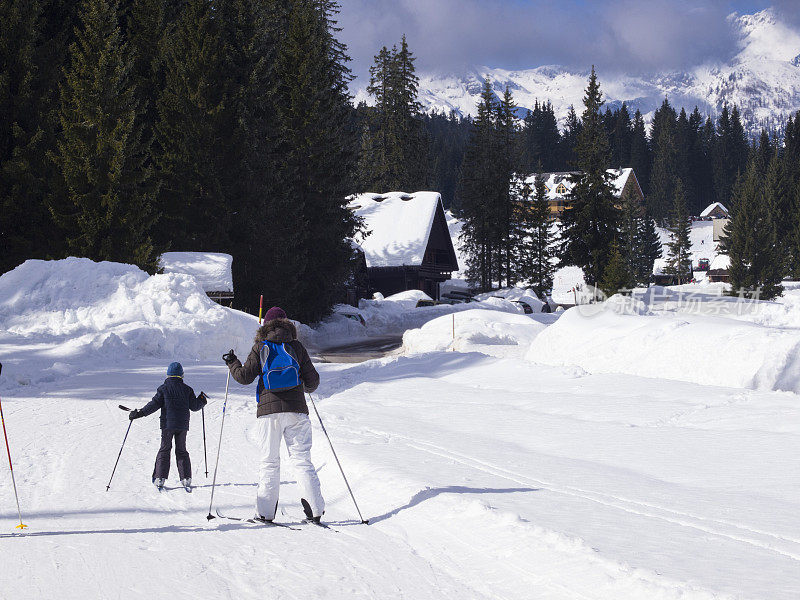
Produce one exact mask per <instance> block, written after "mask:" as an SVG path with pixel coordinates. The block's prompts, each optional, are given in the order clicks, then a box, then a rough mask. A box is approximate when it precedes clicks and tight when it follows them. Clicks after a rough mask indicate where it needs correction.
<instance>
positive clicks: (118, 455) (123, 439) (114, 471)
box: [106, 404, 133, 491]
mask: <svg viewBox="0 0 800 600" xmlns="http://www.w3.org/2000/svg"><path fill="white" fill-rule="evenodd" d="M119 407H120V409H122V410H124V411H126V412H131V409H130V408H127V407H126V406H122V404H120V405H119ZM131 425H133V421H128V429H126V430H125V437H124V438H122V446H120V448H119V454H117V462H115V463H114V470H113V471H111V477H110V478H109V479H108V485H107V486H106V491H108V489H109V488H110V487H111V480H112V479H114V473H116V472H117V465H118V464H119V458H120V456H122V449H123V448H124V447H125V441H126V440H127V439H128V433H129V432H130V430H131Z"/></svg>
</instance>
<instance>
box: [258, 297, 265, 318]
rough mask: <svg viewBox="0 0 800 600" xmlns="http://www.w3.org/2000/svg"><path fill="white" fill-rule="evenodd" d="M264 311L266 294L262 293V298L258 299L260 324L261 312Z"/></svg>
mask: <svg viewBox="0 0 800 600" xmlns="http://www.w3.org/2000/svg"><path fill="white" fill-rule="evenodd" d="M263 311H264V294H261V299H260V300H259V301H258V324H259V325H261V313H262V312H263Z"/></svg>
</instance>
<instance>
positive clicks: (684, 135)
mask: <svg viewBox="0 0 800 600" xmlns="http://www.w3.org/2000/svg"><path fill="white" fill-rule="evenodd" d="M696 136H697V131H695V130H694V129H693V127H692V123H691V122H690V120H689V117H688V115H687V114H686V109H684V108H681V112H680V113H679V114H678V118H677V120H676V121H675V176H676V177H677V178H678V179H680V180H681V182H682V183H683V192H684V194H685V195H686V208H687V212H688V213H689V214H690V215H699V214H700V210H702V209H698V207H697V204H698V203H697V202H696V201H695V197H696V194H695V191H694V185H693V180H692V170H691V166H690V163H689V161H690V160H691V158H692V157H691V154H690V152H691V148H692V146H693V145H694V144H695V138H696Z"/></svg>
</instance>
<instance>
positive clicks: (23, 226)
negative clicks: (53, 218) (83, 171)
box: [0, 0, 52, 273]
mask: <svg viewBox="0 0 800 600" xmlns="http://www.w3.org/2000/svg"><path fill="white" fill-rule="evenodd" d="M41 14H42V6H41V4H40V3H39V2H38V1H36V0H12V1H8V2H2V3H0V69H1V70H0V114H2V115H3V119H2V121H0V273H4V272H5V271H7V270H9V269H13V268H14V267H16V266H17V265H18V264H20V263H21V262H23V261H24V260H26V259H27V258H44V256H45V253H46V252H47V250H48V246H49V244H48V243H47V238H46V230H47V229H48V228H49V229H51V230H52V227H48V226H49V224H50V223H49V221H50V218H49V214H48V212H47V207H46V204H45V194H46V189H45V185H44V181H43V180H42V177H41V173H40V172H38V171H37V170H36V164H35V161H36V158H37V156H41V155H43V154H44V152H45V151H46V148H45V147H44V145H43V137H44V132H43V129H42V117H43V116H44V115H43V111H42V106H41V104H40V101H39V93H40V92H41V88H40V83H41V82H40V81H39V80H38V78H37V64H36V59H37V48H38V47H39V45H40V31H39V27H40V17H41Z"/></svg>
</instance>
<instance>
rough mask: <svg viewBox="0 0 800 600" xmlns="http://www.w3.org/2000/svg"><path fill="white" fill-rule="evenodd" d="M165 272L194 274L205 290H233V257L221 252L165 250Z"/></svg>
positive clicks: (162, 258)
mask: <svg viewBox="0 0 800 600" xmlns="http://www.w3.org/2000/svg"><path fill="white" fill-rule="evenodd" d="M160 263H161V268H162V269H163V270H164V273H183V274H186V275H192V276H193V277H194V278H195V279H196V280H197V283H199V284H200V286H201V287H202V288H203V291H205V292H233V272H232V267H233V257H232V256H231V255H230V254H222V253H220V252H165V253H164V254H162V255H161V259H160Z"/></svg>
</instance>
